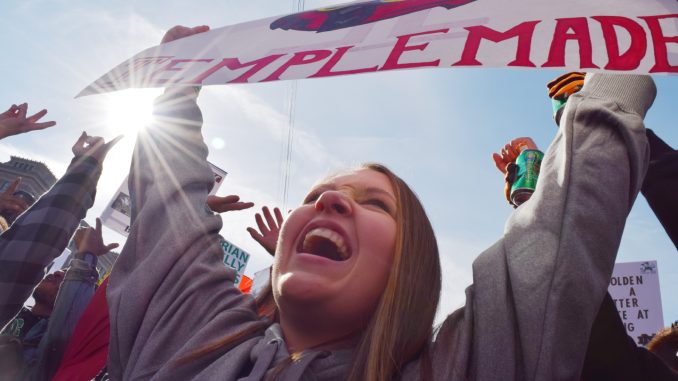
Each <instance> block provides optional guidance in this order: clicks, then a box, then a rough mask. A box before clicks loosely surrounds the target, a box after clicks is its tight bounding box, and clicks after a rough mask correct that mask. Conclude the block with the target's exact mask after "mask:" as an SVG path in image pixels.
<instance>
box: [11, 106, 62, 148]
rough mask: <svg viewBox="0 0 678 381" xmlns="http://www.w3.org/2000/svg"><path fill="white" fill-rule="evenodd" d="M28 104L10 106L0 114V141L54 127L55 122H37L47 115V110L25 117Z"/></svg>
mask: <svg viewBox="0 0 678 381" xmlns="http://www.w3.org/2000/svg"><path fill="white" fill-rule="evenodd" d="M27 112H28V103H22V104H20V105H18V106H17V105H12V107H10V108H9V109H8V110H7V111H5V112H3V113H2V114H0V139H4V138H6V137H8V136H12V135H18V134H21V133H24V132H29V131H35V130H43V129H45V128H48V127H52V126H54V125H56V122H54V121H50V122H39V120H40V119H42V117H44V116H45V115H46V114H47V110H41V111H38V112H37V113H35V114H33V115H31V116H26V114H27Z"/></svg>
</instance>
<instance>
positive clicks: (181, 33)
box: [160, 25, 210, 44]
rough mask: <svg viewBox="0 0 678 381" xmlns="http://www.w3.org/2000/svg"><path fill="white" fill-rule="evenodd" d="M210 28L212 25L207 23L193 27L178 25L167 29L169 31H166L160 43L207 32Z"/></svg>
mask: <svg viewBox="0 0 678 381" xmlns="http://www.w3.org/2000/svg"><path fill="white" fill-rule="evenodd" d="M208 30H210V27H209V26H207V25H200V26H195V27H193V28H189V27H187V26H183V25H177V26H174V27H172V28H171V29H170V30H168V31H167V33H165V35H164V36H163V38H162V41H161V42H160V43H161V44H164V43H167V42H170V41H174V40H178V39H180V38H184V37H188V36H192V35H194V34H198V33H203V32H207V31H208Z"/></svg>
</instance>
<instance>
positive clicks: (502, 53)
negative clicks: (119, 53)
mask: <svg viewBox="0 0 678 381" xmlns="http://www.w3.org/2000/svg"><path fill="white" fill-rule="evenodd" d="M425 67H439V68H452V67H520V68H531V69H535V68H555V69H558V70H559V71H610V72H627V73H674V74H675V73H677V72H678V2H676V1H672V0H642V1H638V0H615V1H614V2H609V1H590V0H568V1H561V0H516V1H505V0H372V1H364V2H353V3H349V4H345V5H340V6H335V7H329V8H321V9H316V10H311V11H305V12H301V13H296V14H292V15H287V16H282V17H272V18H268V19H263V20H258V21H251V22H246V23H242V24H237V25H232V26H227V27H222V28H218V29H213V30H211V31H209V32H206V33H200V34H196V35H194V36H191V37H187V38H183V39H179V40H175V41H171V42H169V43H166V44H162V45H159V46H157V47H153V48H149V49H146V50H144V51H142V52H141V53H138V54H137V55H135V56H134V57H132V58H130V59H129V60H127V61H125V62H123V63H121V64H120V65H118V66H117V67H115V68H114V69H113V70H111V71H110V72H108V73H106V74H104V75H103V76H102V77H101V78H99V79H98V80H96V81H95V82H94V83H92V84H91V85H89V86H88V87H87V88H85V89H84V90H82V91H81V92H80V94H78V96H83V95H89V94H96V93H103V92H109V91H115V90H122V89H126V88H130V87H137V88H138V87H165V86H168V85H170V84H171V85H177V84H183V85H187V86H198V85H203V86H204V85H220V84H227V83H253V82H269V81H278V80H288V79H303V78H320V77H332V76H338V75H350V74H359V73H370V72H378V71H388V70H400V69H413V68H425Z"/></svg>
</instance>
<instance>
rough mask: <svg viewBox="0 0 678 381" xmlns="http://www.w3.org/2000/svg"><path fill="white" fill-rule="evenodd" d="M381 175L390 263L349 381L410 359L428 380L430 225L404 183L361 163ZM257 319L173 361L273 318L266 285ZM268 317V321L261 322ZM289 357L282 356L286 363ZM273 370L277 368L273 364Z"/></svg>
mask: <svg viewBox="0 0 678 381" xmlns="http://www.w3.org/2000/svg"><path fill="white" fill-rule="evenodd" d="M358 169H369V170H373V171H376V172H379V173H382V174H384V175H386V177H388V178H389V181H390V182H391V185H392V186H393V189H394V191H395V196H396V200H397V203H398V205H397V213H396V223H397V232H396V243H395V253H394V258H393V266H392V267H391V271H390V274H389V278H388V281H387V283H386V288H385V289H384V292H383V296H382V297H381V299H380V301H379V304H378V305H377V308H376V310H375V312H374V314H373V315H372V317H371V319H370V320H369V323H368V325H367V327H366V328H365V331H364V333H363V335H362V337H361V338H360V340H359V343H358V345H357V347H356V349H355V352H354V359H353V364H352V365H351V372H350V375H349V380H352V381H364V380H370V381H390V380H393V379H398V378H400V376H401V375H402V372H403V370H404V368H405V366H406V365H407V364H408V363H409V362H410V361H412V360H415V359H417V358H420V359H421V362H420V365H421V368H420V372H421V379H422V380H428V379H432V369H431V363H430V360H429V353H428V350H429V344H430V342H431V340H432V336H433V320H434V318H435V313H436V309H437V307H438V299H439V297H440V284H441V270H440V261H439V258H438V245H437V243H436V238H435V234H434V233H433V227H432V226H431V223H430V221H429V219H428V217H427V216H426V212H425V211H424V207H423V206H422V205H421V202H419V199H418V198H417V196H416V194H415V193H414V192H413V191H412V190H411V189H410V187H409V186H408V185H407V184H406V183H405V182H404V181H403V180H402V179H400V178H399V177H398V176H396V175H395V174H394V173H393V172H391V170H389V169H388V168H386V167H385V166H383V165H381V164H374V163H370V164H364V165H362V166H361V167H359V168H358ZM257 306H258V308H259V311H258V313H259V316H261V317H262V320H260V321H259V322H257V323H255V324H253V325H251V326H250V328H248V329H246V330H245V331H243V332H239V333H238V334H236V335H232V336H229V337H225V338H223V339H221V340H218V341H217V342H215V343H212V344H210V345H208V346H206V347H205V348H203V349H201V350H199V351H197V352H195V353H192V354H191V355H189V356H187V357H185V358H183V359H182V360H180V361H179V365H181V364H183V363H186V362H188V361H191V360H193V359H197V358H199V357H202V356H204V355H207V354H209V353H211V352H214V351H217V350H221V351H223V350H224V349H226V348H232V347H234V346H236V345H237V344H239V343H240V342H242V341H244V340H246V339H247V338H250V337H252V336H253V335H256V334H257V332H261V331H263V330H265V329H266V328H267V327H268V325H269V324H270V323H271V322H273V321H276V320H277V308H276V306H275V302H274V300H273V297H272V292H271V287H270V284H269V286H268V287H267V288H266V289H265V290H264V291H263V292H262V293H261V294H259V295H258V297H257ZM267 322H268V323H267ZM290 362H291V360H290V361H288V362H287V364H289V363H290ZM276 368H278V369H277V371H276V372H275V373H276V374H279V373H280V371H281V370H282V369H280V368H279V367H276Z"/></svg>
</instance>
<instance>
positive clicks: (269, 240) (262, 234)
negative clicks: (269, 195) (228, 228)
mask: <svg viewBox="0 0 678 381" xmlns="http://www.w3.org/2000/svg"><path fill="white" fill-rule="evenodd" d="M261 211H262V213H263V214H264V217H263V218H262V217H261V214H259V213H257V214H256V216H255V219H256V221H257V227H258V228H259V231H257V229H255V228H252V227H249V228H247V231H248V232H249V233H250V235H251V236H252V238H254V240H255V241H257V242H259V244H260V245H261V246H263V248H264V249H266V251H268V253H269V254H271V255H275V247H276V245H277V244H278V235H279V234H280V227H281V226H282V223H283V216H282V213H281V212H280V209H278V208H273V212H274V213H275V219H273V215H271V211H270V210H269V209H268V207H266V206H264V207H263V208H262V209H261ZM264 219H266V222H265V223H264Z"/></svg>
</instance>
